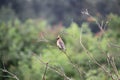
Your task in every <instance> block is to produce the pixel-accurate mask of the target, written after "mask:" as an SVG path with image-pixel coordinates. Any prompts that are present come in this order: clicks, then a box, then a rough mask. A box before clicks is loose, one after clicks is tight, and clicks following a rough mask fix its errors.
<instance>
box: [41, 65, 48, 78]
mask: <svg viewBox="0 0 120 80" xmlns="http://www.w3.org/2000/svg"><path fill="white" fill-rule="evenodd" d="M47 68H48V63H46V67H45V71H44V74H43V78H42V80H46V78H45V75H46V73H47Z"/></svg>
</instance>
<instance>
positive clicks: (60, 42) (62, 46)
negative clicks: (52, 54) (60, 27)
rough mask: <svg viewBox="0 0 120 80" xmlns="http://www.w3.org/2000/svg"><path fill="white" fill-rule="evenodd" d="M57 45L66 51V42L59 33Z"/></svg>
mask: <svg viewBox="0 0 120 80" xmlns="http://www.w3.org/2000/svg"><path fill="white" fill-rule="evenodd" d="M57 46H58V47H59V49H60V50H64V51H65V49H66V48H65V44H64V42H63V40H62V38H61V37H60V36H59V35H58V37H57Z"/></svg>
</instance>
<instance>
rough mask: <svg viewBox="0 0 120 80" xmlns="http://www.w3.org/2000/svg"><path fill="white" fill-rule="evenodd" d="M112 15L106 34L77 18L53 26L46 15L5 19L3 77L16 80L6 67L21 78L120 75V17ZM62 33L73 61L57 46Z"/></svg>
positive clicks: (0, 47)
mask: <svg viewBox="0 0 120 80" xmlns="http://www.w3.org/2000/svg"><path fill="white" fill-rule="evenodd" d="M108 19H109V20H110V21H109V23H108V27H107V29H106V30H105V31H104V32H101V34H102V35H94V34H93V33H92V32H91V31H90V29H89V28H88V23H83V24H82V25H81V26H78V25H77V24H76V23H75V22H73V23H71V25H70V27H68V28H64V27H62V26H57V27H49V25H48V24H47V21H45V20H43V19H38V20H31V19H28V20H26V21H25V22H21V21H19V19H17V18H14V19H13V20H8V21H1V22H0V68H1V71H0V79H1V80H13V79H12V78H13V77H14V76H13V75H11V74H9V73H7V72H5V71H3V70H4V69H5V70H7V71H9V72H11V73H13V74H14V75H16V77H17V78H18V79H19V80H42V78H43V76H44V78H46V80H63V79H65V80H66V79H69V80H70V79H71V80H118V79H120V75H119V73H120V67H119V66H120V64H119V63H120V55H119V53H120V46H119V45H120V32H119V30H120V27H119V26H120V17H119V16H117V15H114V14H110V15H108ZM80 27H81V28H80ZM58 34H60V35H61V36H62V38H63V40H64V42H65V45H66V48H67V50H66V53H67V55H68V56H69V58H70V59H71V61H72V63H73V64H71V62H70V59H69V58H68V56H66V55H65V53H64V52H62V51H60V50H59V49H58V48H57V46H56V37H57V35H58ZM96 62H97V63H98V64H97V63H96ZM99 64H100V65H99ZM74 65H75V66H76V67H77V68H78V69H79V70H80V74H79V72H78V71H77V69H76V67H74ZM104 69H105V70H104ZM45 71H46V73H45ZM106 72H108V73H106ZM44 73H45V75H44ZM9 77H12V78H9ZM15 79H16V78H15ZM43 80H44V79H43Z"/></svg>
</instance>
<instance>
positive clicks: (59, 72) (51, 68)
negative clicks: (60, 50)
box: [34, 54, 71, 80]
mask: <svg viewBox="0 0 120 80" xmlns="http://www.w3.org/2000/svg"><path fill="white" fill-rule="evenodd" d="M34 56H35V57H36V59H37V60H38V61H40V63H41V64H43V65H46V63H45V62H44V61H43V60H42V59H40V58H39V57H38V56H37V55H35V54H34ZM47 67H48V69H50V70H52V71H54V72H56V73H57V74H59V75H60V76H62V77H64V78H65V80H71V79H70V78H69V77H68V76H66V74H65V73H64V72H63V71H62V70H60V69H58V68H56V67H53V66H51V65H49V64H47Z"/></svg>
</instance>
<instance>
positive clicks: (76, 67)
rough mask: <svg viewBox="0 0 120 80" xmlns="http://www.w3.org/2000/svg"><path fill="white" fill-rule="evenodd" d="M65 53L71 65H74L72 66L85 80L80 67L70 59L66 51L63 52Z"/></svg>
mask: <svg viewBox="0 0 120 80" xmlns="http://www.w3.org/2000/svg"><path fill="white" fill-rule="evenodd" d="M63 52H64V54H65V55H66V57H67V58H68V60H69V61H70V63H71V64H72V66H73V67H74V68H75V69H76V70H77V71H78V73H79V76H80V78H81V79H83V77H82V75H81V71H80V70H79V68H78V66H77V65H75V64H74V63H73V61H72V60H71V58H70V57H69V55H68V54H67V52H66V51H63Z"/></svg>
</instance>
